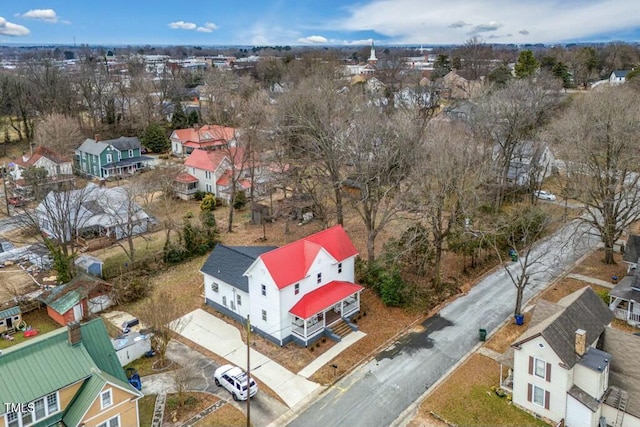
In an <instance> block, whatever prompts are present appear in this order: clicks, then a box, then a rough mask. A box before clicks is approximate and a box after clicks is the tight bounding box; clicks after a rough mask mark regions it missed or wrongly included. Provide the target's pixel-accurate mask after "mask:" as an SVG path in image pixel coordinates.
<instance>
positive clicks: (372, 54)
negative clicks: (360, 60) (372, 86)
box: [368, 39, 378, 64]
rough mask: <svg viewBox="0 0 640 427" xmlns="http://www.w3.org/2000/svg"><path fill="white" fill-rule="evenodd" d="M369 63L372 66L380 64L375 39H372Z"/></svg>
mask: <svg viewBox="0 0 640 427" xmlns="http://www.w3.org/2000/svg"><path fill="white" fill-rule="evenodd" d="M368 61H369V63H372V64H375V63H376V62H378V58H376V47H375V46H374V44H373V39H371V56H369V59H368Z"/></svg>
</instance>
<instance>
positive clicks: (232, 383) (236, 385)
mask: <svg viewBox="0 0 640 427" xmlns="http://www.w3.org/2000/svg"><path fill="white" fill-rule="evenodd" d="M213 378H214V380H215V382H216V385H217V386H218V387H220V386H222V387H224V388H226V389H227V391H229V393H231V395H232V396H233V400H247V373H246V372H245V371H243V370H242V369H240V368H238V367H237V366H233V365H223V366H220V367H219V368H218V369H216V372H215V373H214V374H213ZM257 392H258V384H256V382H255V381H254V379H253V378H251V387H250V397H253V396H255V395H256V393H257Z"/></svg>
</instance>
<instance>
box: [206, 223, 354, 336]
mask: <svg viewBox="0 0 640 427" xmlns="http://www.w3.org/2000/svg"><path fill="white" fill-rule="evenodd" d="M261 248H263V247H226V246H222V245H218V246H217V247H216V249H214V251H213V252H212V254H211V255H210V256H209V259H207V261H206V262H205V264H204V266H203V267H202V269H201V272H202V273H203V275H204V281H205V300H206V303H207V304H208V305H210V306H212V307H213V308H215V309H217V310H218V311H220V312H222V313H224V314H226V315H228V316H230V317H233V318H235V319H236V320H238V321H239V322H242V323H245V322H246V319H247V317H248V316H250V318H251V325H252V326H253V327H254V328H255V330H256V332H257V333H259V334H261V335H263V336H264V337H266V338H267V339H269V340H271V341H273V342H275V343H277V344H279V345H284V344H286V343H288V342H291V341H295V342H297V343H299V344H301V345H305V346H306V345H308V344H310V343H312V342H313V341H315V340H317V339H318V338H319V337H321V336H322V335H328V336H329V337H331V338H334V339H337V340H339V339H340V338H339V337H338V336H336V335H335V334H334V332H333V327H335V325H336V324H339V323H342V322H345V323H347V325H348V326H349V328H347V329H348V330H349V329H351V330H356V329H357V327H356V326H355V324H353V323H351V322H350V320H349V319H352V318H353V316H355V315H357V314H358V312H359V311H360V293H361V292H362V290H363V287H362V286H360V285H357V284H355V283H354V275H355V271H354V270H355V258H356V256H357V255H358V251H357V249H356V248H355V246H354V245H353V243H352V242H351V239H349V236H348V235H347V233H346V232H345V230H344V229H343V228H342V227H341V226H339V225H337V226H334V227H331V228H328V229H326V230H323V231H320V232H318V233H315V234H312V235H310V236H307V237H305V238H302V239H300V240H297V241H295V242H293V243H290V244H288V245H285V246H282V247H280V248H275V249H269V250H262V249H261Z"/></svg>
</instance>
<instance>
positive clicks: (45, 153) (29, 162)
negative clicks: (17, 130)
mask: <svg viewBox="0 0 640 427" xmlns="http://www.w3.org/2000/svg"><path fill="white" fill-rule="evenodd" d="M41 157H46V158H47V159H49V160H51V161H52V162H54V163H58V164H59V163H68V162H71V160H70V159H69V158H68V157H66V156H64V155H62V154H59V153H57V152H55V151H53V150H51V149H50V148H47V147H45V146H43V145H40V146H38V148H36V150H35V151H34V152H33V155H32V156H31V157H29V158H28V159H26V160H25V159H24V158H19V159H16V160H14V163H17V164H19V165H20V166H22V167H25V168H26V167H29V166H33V165H35V164H36V162H37V161H38V160H40V158H41Z"/></svg>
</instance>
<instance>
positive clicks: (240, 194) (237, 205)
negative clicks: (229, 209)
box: [233, 190, 247, 210]
mask: <svg viewBox="0 0 640 427" xmlns="http://www.w3.org/2000/svg"><path fill="white" fill-rule="evenodd" d="M246 204H247V194H246V193H245V192H244V190H239V191H236V196H235V197H234V199H233V208H234V209H236V210H240V209H242V208H244V207H245V206H246Z"/></svg>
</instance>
